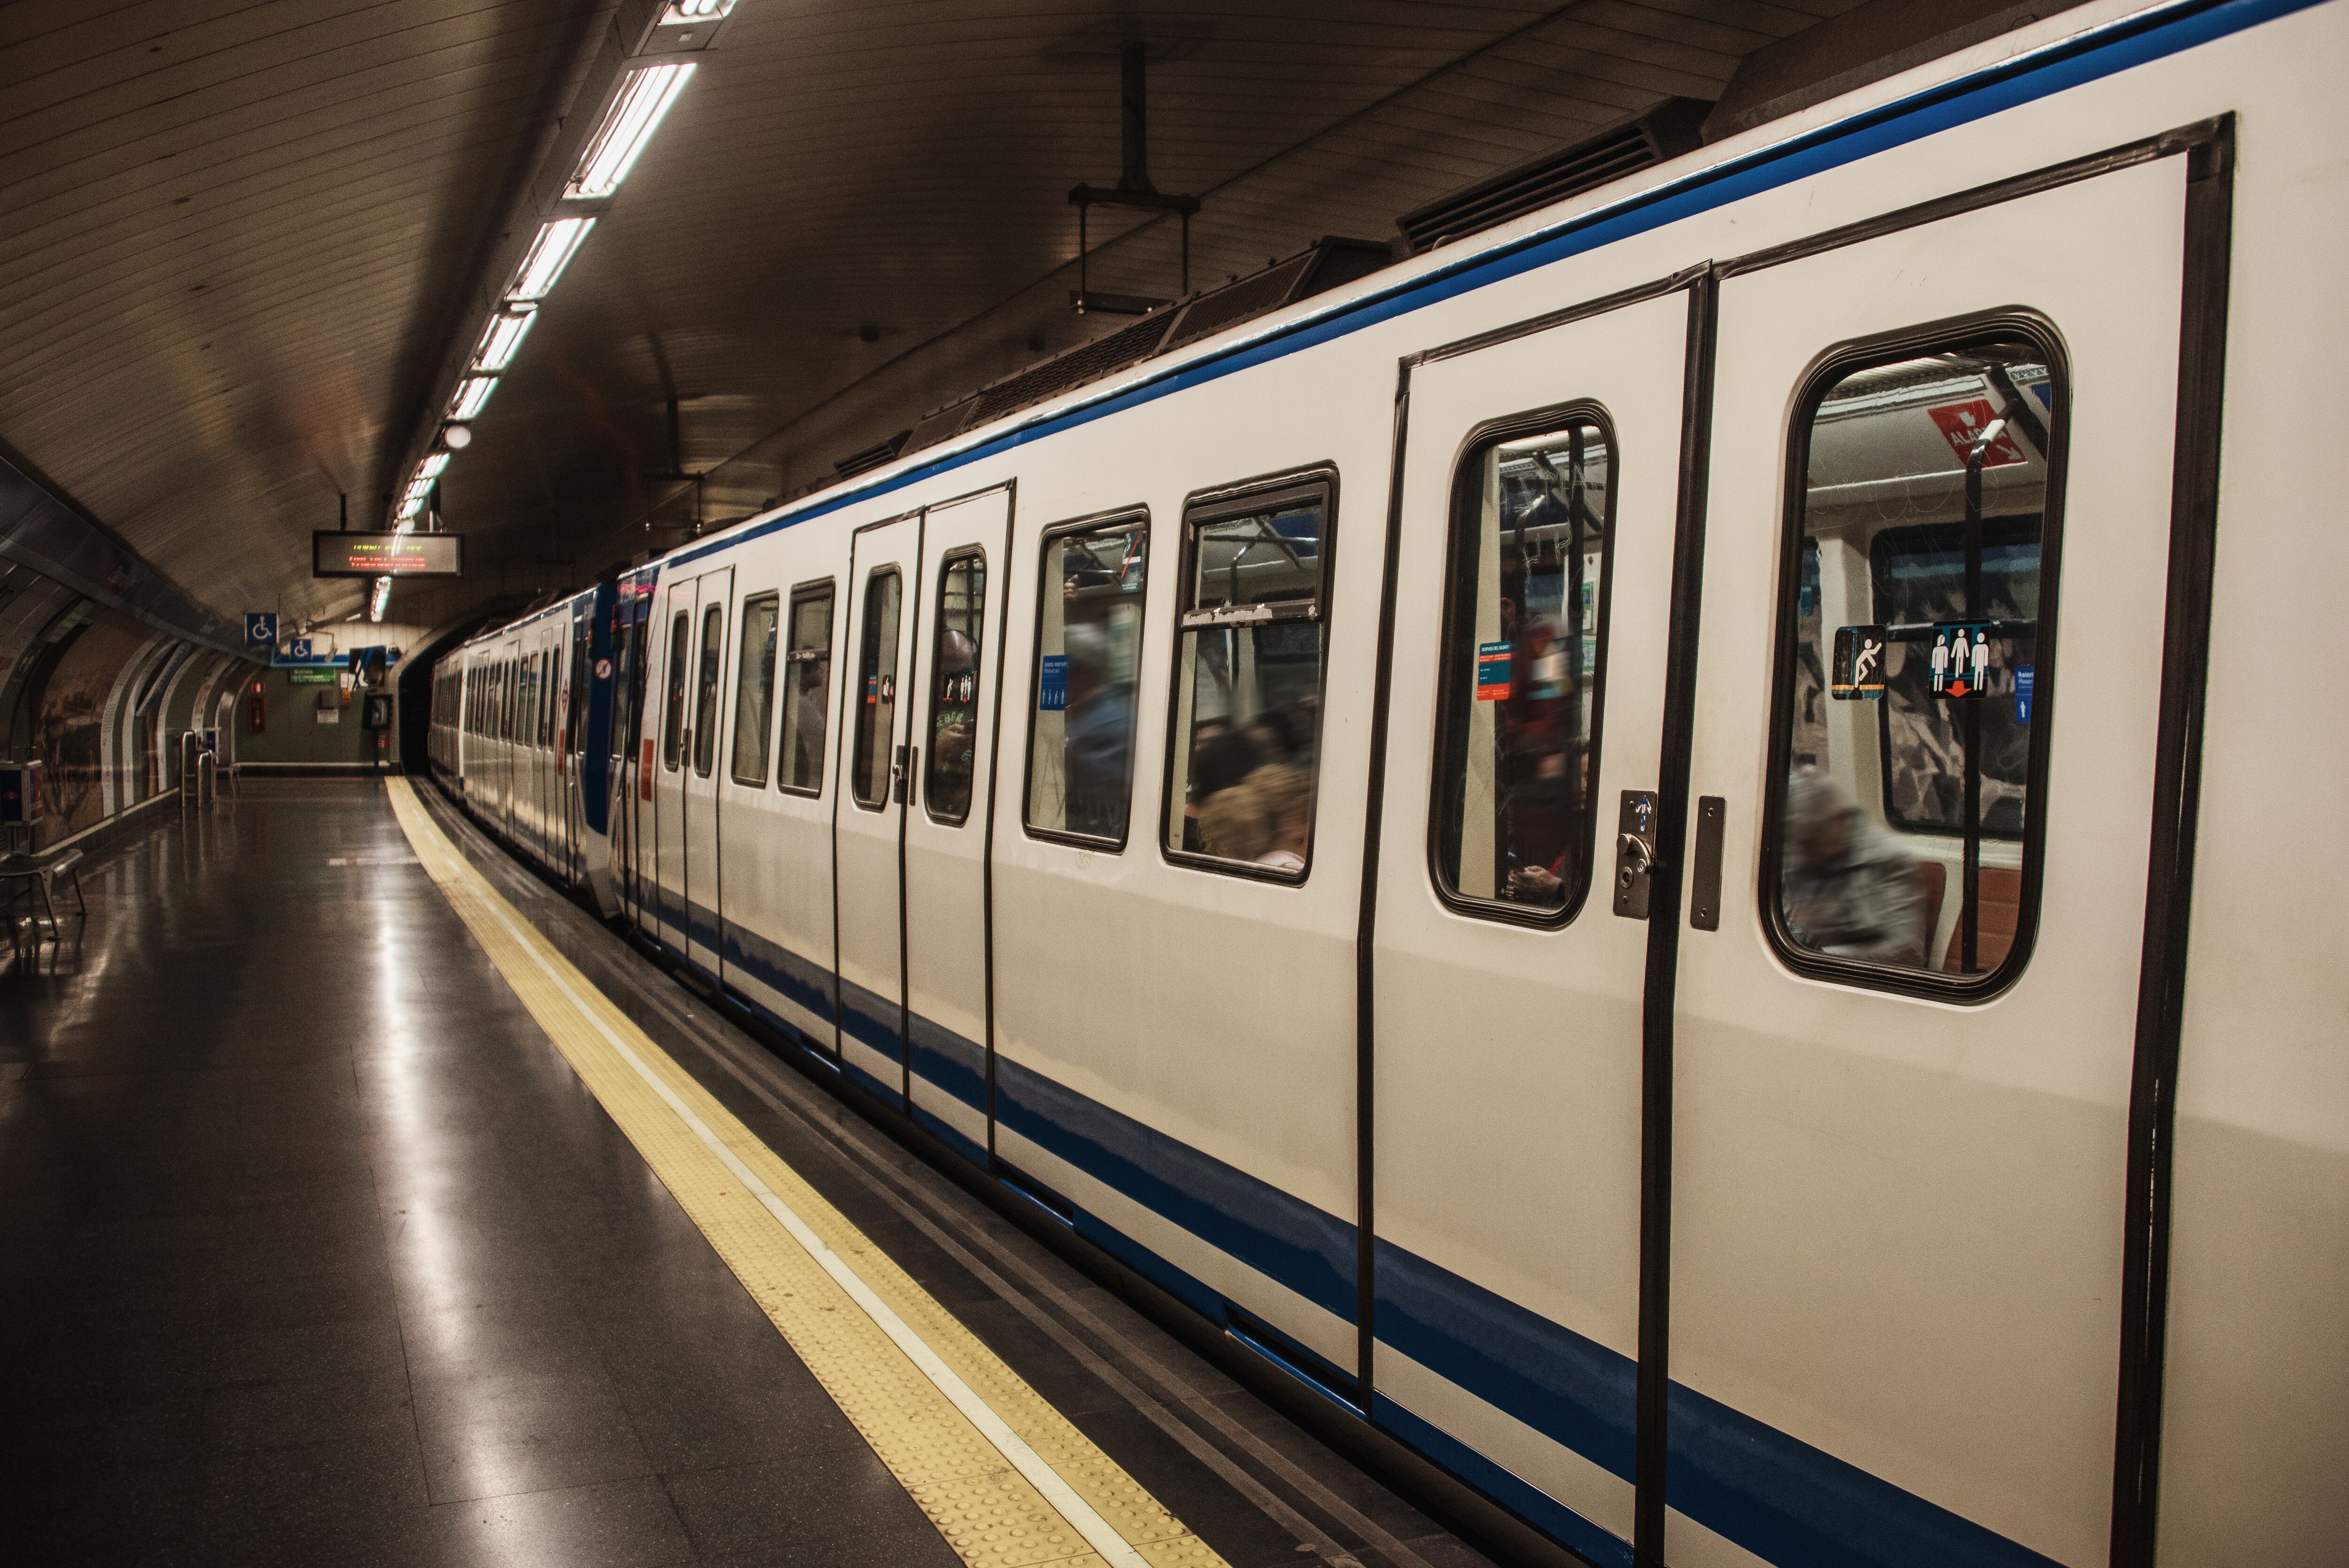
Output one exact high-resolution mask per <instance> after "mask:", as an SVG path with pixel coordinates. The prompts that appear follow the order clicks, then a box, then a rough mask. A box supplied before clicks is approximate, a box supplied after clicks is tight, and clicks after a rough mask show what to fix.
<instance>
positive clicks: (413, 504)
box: [399, 495, 424, 519]
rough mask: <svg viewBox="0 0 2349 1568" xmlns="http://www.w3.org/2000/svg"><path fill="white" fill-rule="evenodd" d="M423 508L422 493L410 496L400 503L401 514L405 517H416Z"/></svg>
mask: <svg viewBox="0 0 2349 1568" xmlns="http://www.w3.org/2000/svg"><path fill="white" fill-rule="evenodd" d="M423 510H424V498H423V497H422V496H420V495H412V496H409V498H408V499H407V500H404V501H401V502H400V503H399V515H400V516H401V517H402V518H403V519H405V518H410V517H414V516H415V515H416V514H417V513H418V512H419V511H423Z"/></svg>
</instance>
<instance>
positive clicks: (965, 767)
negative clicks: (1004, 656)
mask: <svg viewBox="0 0 2349 1568" xmlns="http://www.w3.org/2000/svg"><path fill="white" fill-rule="evenodd" d="M986 611H987V557H986V556H984V555H982V554H980V553H979V552H977V551H972V552H968V553H967V554H962V555H950V556H948V557H947V559H946V562H945V570H944V571H942V572H941V573H939V574H938V619H937V632H936V637H935V638H934V639H933V641H934V642H935V643H936V648H935V651H934V652H933V653H932V654H931V656H930V676H929V679H930V755H929V758H928V760H927V761H926V762H925V763H924V764H923V767H924V768H925V769H926V770H927V771H926V774H925V776H924V779H923V783H922V799H923V802H924V804H925V807H926V810H928V811H929V813H930V816H931V818H932V819H933V820H936V821H940V822H946V823H949V824H959V823H961V822H962V821H964V820H967V819H968V817H969V816H970V793H971V779H972V776H973V772H974V770H975V769H976V768H977V765H978V648H979V639H980V638H981V637H982V636H984V635H985V634H986V625H985V621H986Z"/></svg>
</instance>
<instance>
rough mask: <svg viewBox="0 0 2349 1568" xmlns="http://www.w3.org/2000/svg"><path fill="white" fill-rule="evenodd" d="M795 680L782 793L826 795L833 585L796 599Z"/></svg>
mask: <svg viewBox="0 0 2349 1568" xmlns="http://www.w3.org/2000/svg"><path fill="white" fill-rule="evenodd" d="M784 657H785V663H786V664H787V665H788V667H789V668H790V670H791V679H790V684H789V687H788V689H787V690H786V691H785V693H784V700H783V745H782V756H783V759H782V764H781V769H782V787H783V788H784V789H789V790H792V791H793V792H795V793H798V794H804V795H817V794H821V793H823V738H824V729H825V727H826V720H827V719H829V718H830V717H831V713H832V584H831V583H819V584H817V585H816V586H814V587H812V588H802V589H799V590H797V591H796V592H794V593H792V651H791V652H790V653H789V654H788V655H784Z"/></svg>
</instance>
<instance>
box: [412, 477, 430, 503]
mask: <svg viewBox="0 0 2349 1568" xmlns="http://www.w3.org/2000/svg"><path fill="white" fill-rule="evenodd" d="M431 493H432V481H431V480H417V481H416V482H415V483H413V484H411V485H409V487H408V499H409V500H423V499H424V498H425V497H426V496H429V495H430V494H431Z"/></svg>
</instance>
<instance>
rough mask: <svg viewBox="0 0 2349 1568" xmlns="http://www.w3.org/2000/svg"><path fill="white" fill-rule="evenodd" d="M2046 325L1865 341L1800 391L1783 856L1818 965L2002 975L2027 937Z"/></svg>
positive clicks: (1776, 925) (2048, 431) (1782, 933)
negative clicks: (1902, 341)
mask: <svg viewBox="0 0 2349 1568" xmlns="http://www.w3.org/2000/svg"><path fill="white" fill-rule="evenodd" d="M2035 339H2036V334H2034V333H2029V332H2023V331H2015V330H2005V331H1992V332H1987V333H1984V334H1981V335H1973V336H1964V337H1959V338H1957V339H1954V340H1951V341H1948V342H1946V343H1941V344H1927V345H1922V346H1904V347H1902V348H1901V349H1899V350H1898V351H1894V352H1890V353H1878V354H1874V355H1865V354H1863V355H1854V356H1841V357H1839V358H1838V359H1837V360H1835V361H1831V362H1830V363H1829V365H1828V366H1827V367H1826V369H1825V370H1823V371H1821V372H1820V373H1819V374H1818V375H1817V376H1816V377H1814V378H1813V380H1812V382H1811V384H1810V386H1809V387H1808V388H1806V395H1805V397H1803V398H1802V399H1801V400H1800V401H1799V402H1798V404H1797V417H1796V419H1795V439H1794V450H1793V455H1792V456H1793V461H1792V467H1791V469H1790V481H1789V496H1790V501H1789V507H1788V511H1789V513H1790V515H1791V517H1792V519H1793V521H1794V528H1795V537H1794V538H1793V539H1792V540H1791V541H1790V546H1791V548H1790V549H1789V552H1788V556H1787V572H1786V583H1785V588H1784V590H1783V595H1784V599H1785V603H1784V604H1783V605H1782V610H1781V614H1782V625H1783V626H1784V628H1785V629H1784V632H1783V633H1782V638H1783V642H1784V646H1783V648H1782V651H1781V655H1780V660H1779V691H1778V713H1779V720H1778V724H1777V727H1776V728H1777V734H1776V749H1777V752H1778V757H1777V759H1776V766H1775V768H1774V769H1773V790H1772V795H1773V799H1771V801H1770V803H1769V809H1768V816H1767V818H1766V819H1765V820H1767V821H1768V822H1769V823H1770V824H1771V825H1772V828H1773V831H1772V832H1771V833H1770V835H1769V838H1768V840H1767V841H1766V842H1765V844H1764V870H1763V875H1764V887H1765V889H1768V890H1769V893H1768V896H1767V897H1766V898H1765V899H1764V904H1765V913H1766V915H1767V918H1768V922H1769V924H1770V927H1771V931H1772V934H1773V937H1774V940H1775V944H1776V945H1777V947H1778V949H1779V951H1780V953H1781V954H1783V955H1784V956H1785V958H1786V959H1787V960H1788V962H1789V963H1790V964H1792V965H1795V967H1797V968H1800V969H1805V970H1807V971H1813V972H1832V973H1834V974H1835V975H1837V977H1840V978H1847V979H1851V980H1853V981H1856V982H1857V983H1860V984H1877V985H1887V986H1889V987H1891V988H1894V989H1902V990H1910V991H1919V992H1922V993H1925V994H1931V995H1966V994H1976V995H1979V994H1982V993H1983V992H1986V991H1988V990H1990V989H1992V988H1994V987H1996V986H1998V985H2002V984H2003V983H2004V982H2005V981H2007V980H2009V979H2012V978H2013V975H2015V974H2016V973H2018V972H2019V970H2020V968H2021V965H2022V964H2023V961H2024V959H2025V958H2026V956H2027V947H2028V944H2029V938H2030V933H2031V930H2032V927H2033V922H2034V918H2035V914H2034V910H2033V903H2034V902H2035V897H2036V892H2035V890H2036V884H2037V880H2038V837H2039V833H2040V824H2039V822H2038V820H2037V817H2038V808H2037V800H2038V799H2039V796H2038V789H2039V787H2040V780H2041V779H2042V777H2043V775H2044V759H2045V756H2046V749H2047V724H2048V698H2049V696H2050V684H2051V673H2050V670H2049V667H2048V665H2049V661H2048V654H2049V651H2050V648H2049V642H2050V638H2049V636H2048V632H2049V629H2050V628H2051V626H2052V618H2053V614H2054V540H2055V531H2056V524H2057V521H2058V520H2057V517H2056V497H2057V495H2058V494H2059V492H2060V482H2059V480H2057V479H2056V478H2055V476H2056V475H2057V474H2059V473H2060V469H2061V458H2060V455H2059V454H2060V448H2061V444H2062V438H2063V430H2064V418H2065V407H2064V395H2063V384H2062V380H2061V370H2060V366H2058V365H2057V364H2056V362H2055V358H2054V354H2053V352H2052V350H2051V349H2050V348H2049V347H2048V346H2045V345H2044V344H2043V343H2041V342H2039V341H2036V340H2035Z"/></svg>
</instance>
